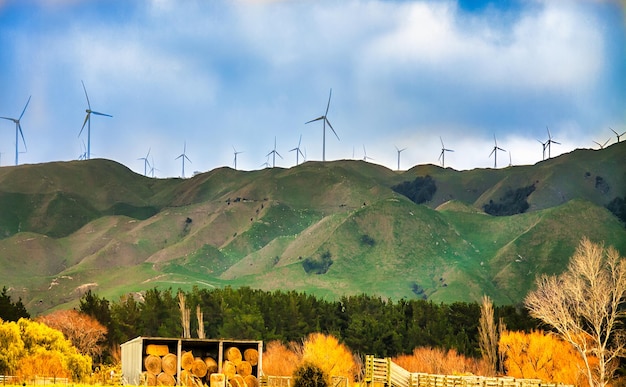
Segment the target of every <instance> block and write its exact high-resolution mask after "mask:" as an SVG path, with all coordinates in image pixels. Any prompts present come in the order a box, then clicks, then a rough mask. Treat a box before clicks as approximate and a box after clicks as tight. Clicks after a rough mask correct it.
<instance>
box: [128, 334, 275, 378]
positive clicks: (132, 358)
mask: <svg viewBox="0 0 626 387" xmlns="http://www.w3.org/2000/svg"><path fill="white" fill-rule="evenodd" d="M150 344H154V345H159V346H161V347H164V346H167V350H168V352H169V353H170V354H173V355H176V357H177V366H176V375H175V377H176V384H177V385H179V384H180V381H181V370H182V367H181V364H182V363H181V358H182V356H183V354H184V353H185V352H192V353H193V355H194V357H200V358H205V357H211V358H213V359H214V360H215V361H216V362H217V365H218V373H222V366H223V365H224V360H226V359H225V351H226V350H228V349H230V348H231V347H234V348H237V349H239V350H240V351H241V353H244V352H245V350H247V349H254V350H256V351H257V352H258V360H257V364H256V365H254V366H253V367H252V375H254V376H255V377H256V378H257V379H260V377H261V376H262V374H263V372H262V369H263V362H262V354H263V342H262V341H257V340H227V339H182V338H167V337H142V336H139V337H136V338H134V339H132V340H129V341H127V342H125V343H123V344H122V345H121V352H122V378H123V382H124V383H125V384H130V385H140V384H141V382H142V374H143V375H145V373H146V372H147V370H146V368H145V364H144V359H146V356H148V354H147V352H146V348H147V347H148V346H149V345H150ZM208 377H209V375H207V378H208Z"/></svg>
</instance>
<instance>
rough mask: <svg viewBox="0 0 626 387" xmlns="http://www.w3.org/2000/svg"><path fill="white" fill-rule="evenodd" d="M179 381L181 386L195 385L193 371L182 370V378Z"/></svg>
mask: <svg viewBox="0 0 626 387" xmlns="http://www.w3.org/2000/svg"><path fill="white" fill-rule="evenodd" d="M178 383H179V384H180V385H181V386H193V385H194V380H193V375H192V373H191V372H189V371H187V370H181V371H180V380H179V381H178Z"/></svg>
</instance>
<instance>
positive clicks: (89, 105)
mask: <svg viewBox="0 0 626 387" xmlns="http://www.w3.org/2000/svg"><path fill="white" fill-rule="evenodd" d="M80 83H82V84H83V90H85V98H87V106H88V107H89V110H91V103H90V102H89V96H88V95H87V88H86V87H85V82H83V81H82V80H81V81H80Z"/></svg>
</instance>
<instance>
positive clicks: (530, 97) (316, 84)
mask: <svg viewBox="0 0 626 387" xmlns="http://www.w3.org/2000/svg"><path fill="white" fill-rule="evenodd" d="M625 22H626V15H625V12H624V2H623V1H622V2H620V1H599V0H597V1H596V0H579V1H576V0H571V1H566V0H563V1H556V0H552V1H512V0H509V1H500V2H485V1H461V2H458V1H409V0H405V1H391V0H384V1H383V0H346V1H336V0H318V1H313V0H311V1H306V0H293V1H290V0H283V1H269V0H268V1H260V0H256V1H254V0H248V1H245V0H203V1H199V0H198V1H194V0H188V1H174V0H152V1H148V0H144V1H125V0H119V1H116V0H113V1H99V0H90V1H87V0H84V1H82V0H46V1H44V0H41V1H36V0H19V1H18V0H9V1H7V0H4V1H2V0H0V47H2V49H1V50H0V116H4V117H7V116H8V117H15V118H16V117H18V116H19V114H20V113H21V111H22V109H23V108H24V105H25V103H26V101H27V100H28V98H29V96H31V95H32V99H31V101H30V104H29V106H28V109H27V110H26V112H25V114H24V116H23V118H22V120H21V123H22V128H23V132H24V137H25V140H26V145H27V150H26V149H24V147H23V144H22V143H21V139H20V143H19V147H20V148H19V151H20V152H24V153H20V154H19V162H20V164H24V163H42V162H48V161H67V160H74V159H77V158H78V157H79V156H80V155H81V154H82V153H84V148H83V147H84V145H83V141H84V142H85V143H86V142H87V136H86V131H87V128H85V130H84V131H83V134H82V135H81V136H80V137H79V132H80V130H81V126H82V124H83V120H84V118H85V109H86V108H87V104H86V100H85V95H84V92H83V89H82V85H81V80H82V81H84V83H85V86H86V88H87V92H88V93H89V98H90V101H91V107H92V109H93V110H95V111H98V112H102V113H108V114H111V115H113V117H112V118H109V117H101V116H92V121H91V124H92V126H91V154H92V155H91V156H92V158H97V157H101V158H107V159H112V160H115V161H118V162H120V163H123V164H124V165H126V166H127V167H129V168H130V169H132V170H133V171H135V172H137V173H142V174H143V172H144V164H143V161H141V160H138V159H139V158H141V157H144V156H145V155H146V153H147V152H148V150H150V157H149V158H150V160H151V161H152V160H154V165H155V167H156V172H155V174H156V176H157V177H171V176H180V175H181V160H180V159H178V160H175V158H176V157H177V156H179V155H180V154H181V153H182V151H183V147H184V144H185V143H186V153H187V156H188V157H189V159H190V160H191V163H187V164H186V165H185V171H186V175H187V176H190V175H191V174H192V173H193V172H194V171H202V172H204V171H208V170H211V169H214V168H217V167H221V166H230V167H232V166H233V159H234V155H233V147H234V148H236V149H237V151H240V152H242V153H240V154H239V155H238V157H237V167H238V169H245V170H253V169H260V168H263V167H264V163H265V162H266V161H267V157H266V155H267V154H268V153H269V152H270V151H271V150H272V149H273V147H274V138H276V144H277V148H276V150H277V151H278V153H279V154H280V155H281V156H282V157H283V158H282V159H281V158H280V157H277V158H276V166H277V167H284V168H287V167H292V166H293V165H295V163H296V155H295V152H290V150H291V149H293V148H294V147H296V146H297V145H298V141H299V138H300V136H302V144H301V149H302V151H303V152H306V158H307V160H321V159H322V124H321V122H319V121H318V122H314V123H310V124H306V125H305V122H307V121H309V120H311V119H314V118H317V117H319V116H320V115H322V114H323V113H324V111H325V109H326V103H327V101H328V95H329V90H330V89H331V88H332V100H331V104H330V109H329V112H328V119H329V120H330V122H331V124H332V126H333V128H334V129H335V130H336V132H337V134H338V136H339V140H337V138H336V137H335V136H334V135H333V134H332V132H330V131H327V133H326V159H327V160H337V159H352V158H355V159H363V157H364V151H363V149H364V148H365V149H366V152H367V156H368V157H369V159H368V161H370V162H374V163H378V164H381V165H384V166H386V167H388V168H391V169H396V168H397V152H396V148H395V147H396V146H397V147H398V148H400V149H402V148H406V149H405V150H404V151H403V152H402V153H401V166H400V167H401V169H408V168H410V167H412V166H414V165H416V164H426V163H433V164H440V160H439V159H438V157H439V155H440V152H441V142H440V137H441V138H442V139H443V141H444V143H445V147H446V148H448V149H452V150H454V152H446V154H445V164H446V166H447V167H452V168H455V169H459V170H461V169H472V168H489V167H493V164H494V160H493V157H490V156H489V155H490V152H491V151H492V149H493V146H494V135H495V136H496V138H497V141H498V146H500V147H501V148H503V149H506V150H507V151H508V152H510V154H509V153H505V152H499V153H498V167H499V168H500V167H504V166H507V165H508V164H509V158H510V160H511V161H512V163H513V164H514V165H521V164H534V163H536V162H538V161H541V159H542V145H541V144H540V143H539V142H538V141H537V140H540V141H545V140H547V138H548V134H547V131H546V127H549V128H550V131H551V134H552V136H553V139H554V140H555V141H558V142H560V144H553V145H552V147H551V155H552V156H556V155H559V154H562V153H565V152H570V151H572V150H574V149H576V148H598V146H597V145H596V144H594V141H597V142H600V143H604V142H605V141H607V140H609V143H608V144H609V145H610V144H612V143H614V142H615V141H616V138H615V135H614V133H613V132H612V131H611V129H609V128H612V129H614V130H615V131H617V132H618V133H620V134H621V133H622V132H625V131H626V27H625ZM623 139H624V140H626V135H625V136H624V138H623ZM0 152H1V159H0V164H1V165H2V166H7V165H13V164H14V159H15V125H14V123H13V122H11V121H8V120H0ZM269 162H270V163H271V162H272V159H271V158H270V159H269Z"/></svg>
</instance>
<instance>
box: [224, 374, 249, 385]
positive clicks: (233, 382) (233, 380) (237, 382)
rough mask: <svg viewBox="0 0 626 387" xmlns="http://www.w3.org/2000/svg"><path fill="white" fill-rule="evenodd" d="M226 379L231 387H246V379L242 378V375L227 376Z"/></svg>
mask: <svg viewBox="0 0 626 387" xmlns="http://www.w3.org/2000/svg"><path fill="white" fill-rule="evenodd" d="M228 381H229V382H230V384H231V385H232V387H246V381H245V380H243V376H241V375H235V376H233V377H232V378H228Z"/></svg>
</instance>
